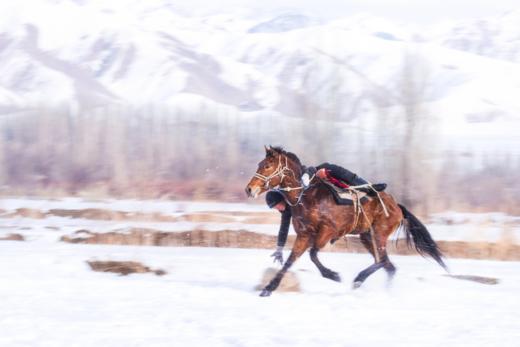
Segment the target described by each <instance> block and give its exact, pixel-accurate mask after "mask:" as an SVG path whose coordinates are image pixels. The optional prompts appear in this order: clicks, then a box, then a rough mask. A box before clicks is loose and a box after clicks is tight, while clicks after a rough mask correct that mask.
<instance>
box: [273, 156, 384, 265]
mask: <svg viewBox="0 0 520 347" xmlns="http://www.w3.org/2000/svg"><path fill="white" fill-rule="evenodd" d="M306 172H309V173H311V174H312V173H314V172H315V173H316V176H318V177H319V178H321V179H323V180H328V181H330V182H332V183H333V184H334V185H336V186H338V187H340V188H348V187H350V186H361V185H365V184H368V182H367V181H365V180H364V179H363V178H361V177H359V176H358V175H356V174H355V173H353V172H351V171H349V170H347V169H345V168H343V167H341V166H339V165H334V164H329V163H323V164H321V165H319V166H317V167H316V168H313V167H310V168H307V169H306ZM385 188H386V184H385V183H378V184H373V185H371V186H370V187H368V186H367V187H361V188H356V189H357V190H360V191H363V192H366V193H367V194H368V195H369V196H375V195H376V194H377V193H376V192H375V191H378V192H380V191H383V190H385ZM265 201H266V203H267V206H269V208H276V209H277V210H278V211H279V212H280V213H281V214H282V220H281V223H280V230H279V231H278V241H277V243H276V251H275V252H274V253H273V254H271V256H272V257H274V261H279V262H280V264H281V263H283V253H282V250H283V247H284V246H285V242H286V241H287V234H288V233H289V225H290V223H291V216H292V215H291V207H290V206H288V205H287V203H286V201H285V199H284V197H283V195H282V193H280V192H278V191H275V190H271V191H269V192H267V194H266V195H265Z"/></svg>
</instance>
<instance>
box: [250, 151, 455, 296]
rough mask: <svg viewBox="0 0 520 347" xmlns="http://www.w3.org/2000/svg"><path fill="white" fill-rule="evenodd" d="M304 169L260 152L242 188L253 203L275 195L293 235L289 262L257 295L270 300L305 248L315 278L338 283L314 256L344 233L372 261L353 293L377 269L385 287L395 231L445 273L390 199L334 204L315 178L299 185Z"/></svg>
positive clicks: (417, 228)
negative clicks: (281, 200) (390, 241)
mask: <svg viewBox="0 0 520 347" xmlns="http://www.w3.org/2000/svg"><path fill="white" fill-rule="evenodd" d="M304 170H305V169H304V166H303V165H302V164H301V162H300V160H299V158H298V157H297V156H296V155H295V154H294V153H291V152H287V151H285V150H284V149H283V148H281V147H271V146H269V147H265V158H264V159H263V160H262V161H260V162H259V164H258V169H257V171H256V173H255V174H254V175H253V177H252V178H251V180H250V181H249V183H248V184H247V186H246V188H245V191H246V194H247V196H248V197H250V198H257V197H258V196H259V195H261V194H262V193H264V192H267V191H269V190H271V189H277V190H278V191H280V192H281V193H282V194H283V195H284V198H285V201H286V202H287V204H288V205H290V208H291V212H292V216H293V222H292V223H293V227H294V230H295V231H296V240H295V242H294V244H293V248H292V250H291V254H290V256H289V258H287V260H286V262H285V263H284V265H283V267H282V269H281V270H280V271H279V272H278V273H277V274H276V276H275V277H274V278H273V279H272V280H271V281H270V282H269V283H268V284H267V285H266V286H265V288H264V289H263V290H262V291H261V293H260V296H269V295H271V293H272V292H273V291H274V290H276V288H277V287H278V285H279V284H280V281H281V280H282V278H283V276H284V274H285V273H286V272H287V270H288V269H289V268H290V267H291V265H292V264H293V263H294V262H295V261H296V260H297V259H298V258H299V257H300V256H301V255H302V254H303V253H304V252H305V251H306V250H307V249H308V248H309V247H310V258H311V260H312V262H313V263H314V264H315V265H316V266H317V268H318V270H319V271H320V273H321V275H322V276H323V277H325V278H328V279H331V280H333V281H337V282H341V278H340V276H339V274H338V273H337V272H335V271H332V270H331V269H329V268H327V267H325V266H324V265H323V264H322V263H321V262H320V260H319V258H318V252H319V251H320V249H322V248H323V247H324V246H325V245H327V243H329V242H331V243H333V242H334V241H335V240H338V239H339V238H341V237H343V236H345V235H347V234H349V235H359V238H360V240H361V243H362V244H363V245H364V247H365V248H366V249H367V250H368V251H369V252H370V254H371V255H372V256H373V257H374V263H373V264H372V265H370V266H368V267H367V268H366V269H364V270H363V271H361V272H359V274H358V275H357V276H356V277H355V278H354V281H353V284H352V286H353V289H356V288H359V287H360V286H361V285H362V284H363V282H364V281H365V280H366V279H367V278H368V277H369V276H370V275H371V274H373V273H374V272H375V271H377V270H379V269H381V268H383V269H385V271H386V273H387V274H388V281H389V282H390V281H391V280H392V278H393V277H394V275H395V272H396V268H395V266H394V265H393V264H392V262H391V261H390V259H389V258H388V254H387V252H386V243H387V240H388V237H389V236H390V235H391V234H392V233H393V232H394V231H396V230H397V229H398V228H399V227H402V228H403V229H404V230H405V233H406V240H407V244H408V246H409V247H412V246H414V248H415V249H416V251H417V252H418V253H419V254H421V255H422V256H423V257H425V256H429V257H431V258H433V259H434V260H435V261H436V262H437V263H438V264H439V265H440V266H441V267H443V268H444V269H445V270H446V271H448V269H447V267H446V265H445V263H444V261H443V255H442V253H441V251H440V250H439V247H438V246H437V244H436V243H435V241H434V240H433V238H432V237H431V235H430V233H429V232H428V230H427V229H426V227H425V226H424V225H423V224H422V223H421V221H420V220H419V219H418V218H417V217H416V216H414V215H413V214H412V213H411V212H410V211H408V209H407V208H406V207H404V206H403V205H401V204H398V203H397V202H396V200H395V199H394V198H393V197H392V196H391V195H390V194H388V193H386V192H379V193H378V196H377V197H374V198H369V199H368V201H366V202H365V203H363V205H362V207H361V209H360V208H359V207H358V208H356V206H354V205H338V204H337V203H336V201H335V200H334V198H333V196H332V194H331V192H330V191H329V189H328V188H327V187H326V186H325V183H324V182H323V181H322V180H321V179H320V178H318V177H317V176H315V175H314V176H313V177H311V179H310V182H309V184H308V185H304V184H303V183H302V181H301V177H302V175H303V173H304ZM360 210H361V212H362V213H361V212H360Z"/></svg>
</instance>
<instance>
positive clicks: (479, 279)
mask: <svg viewBox="0 0 520 347" xmlns="http://www.w3.org/2000/svg"><path fill="white" fill-rule="evenodd" d="M444 276H446V277H450V278H455V279H458V280H465V281H471V282H477V283H482V284H490V285H494V284H498V283H500V281H499V279H498V278H493V277H483V276H473V275H444Z"/></svg>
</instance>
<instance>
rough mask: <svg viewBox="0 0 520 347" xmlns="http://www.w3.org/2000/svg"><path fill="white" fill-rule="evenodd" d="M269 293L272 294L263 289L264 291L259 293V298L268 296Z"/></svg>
mask: <svg viewBox="0 0 520 347" xmlns="http://www.w3.org/2000/svg"><path fill="white" fill-rule="evenodd" d="M271 293H272V292H271V291H270V290H267V289H264V290H262V292H261V293H260V296H270V295H271Z"/></svg>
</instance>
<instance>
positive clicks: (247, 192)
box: [246, 187, 251, 196]
mask: <svg viewBox="0 0 520 347" xmlns="http://www.w3.org/2000/svg"><path fill="white" fill-rule="evenodd" d="M246 194H247V196H251V188H249V187H246Z"/></svg>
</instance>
